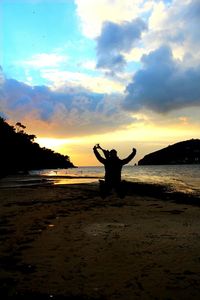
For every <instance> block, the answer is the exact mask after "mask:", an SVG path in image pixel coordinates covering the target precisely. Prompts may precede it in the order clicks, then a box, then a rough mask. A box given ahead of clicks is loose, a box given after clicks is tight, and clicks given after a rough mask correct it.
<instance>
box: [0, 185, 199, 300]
mask: <svg viewBox="0 0 200 300" xmlns="http://www.w3.org/2000/svg"><path fill="white" fill-rule="evenodd" d="M174 197H175V196H174ZM180 199H181V197H179V203H176V202H175V201H173V200H177V199H173V196H172V197H171V199H168V200H167V199H166V197H162V194H160V195H159V197H158V195H157V196H153V195H151V197H150V196H149V194H148V193H146V194H145V193H143V194H139V193H136V192H134V190H133V191H132V192H129V193H128V196H126V198H125V199H119V198H118V197H117V196H116V195H115V194H112V195H111V196H109V197H108V198H106V199H101V198H100V197H99V193H98V185H97V184H94V183H93V184H74V185H60V186H59V185H37V186H30V187H28V186H27V187H23V188H18V187H15V188H1V189H0V215H1V218H0V233H1V235H0V240H1V244H0V245H1V246H0V254H1V256H0V267H1V271H0V294H1V299H7V298H8V299H38V297H41V298H42V299H111V300H113V299H123V300H126V299H130V300H132V299H166V300H167V299H176V300H177V299H199V298H200V251H199V249H200V207H199V206H197V205H191V204H189V203H184V202H187V201H182V202H181V201H180Z"/></svg>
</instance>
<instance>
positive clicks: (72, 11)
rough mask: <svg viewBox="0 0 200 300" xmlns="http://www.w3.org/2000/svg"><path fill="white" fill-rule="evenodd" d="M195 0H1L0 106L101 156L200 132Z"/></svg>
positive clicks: (72, 147)
mask: <svg viewBox="0 0 200 300" xmlns="http://www.w3.org/2000/svg"><path fill="white" fill-rule="evenodd" d="M199 28H200V1H199V0H181V1H180V0H148V1H147V0H95V1H94V0H57V1H56V0H0V44H1V51H0V66H1V67H0V116H2V117H3V118H5V119H6V120H7V121H8V122H9V123H10V124H12V125H14V124H15V123H16V122H21V123H22V124H24V125H25V126H26V132H27V133H30V134H35V135H36V136H37V139H36V142H38V143H39V144H40V145H41V146H42V147H47V148H51V149H53V150H55V151H57V152H60V153H62V154H67V155H69V156H70V159H71V161H72V162H73V163H74V164H75V165H77V166H84V165H85V166H88V165H99V163H98V162H97V160H96V158H95V157H94V154H93V151H92V148H93V146H94V145H95V144H97V143H100V144H101V146H102V147H104V148H106V149H112V148H115V149H116V150H117V151H118V154H119V156H120V157H121V158H124V157H126V156H128V155H129V154H130V152H131V151H132V148H133V147H135V148H136V149H137V154H136V157H135V159H134V161H133V162H132V163H137V162H138V160H139V159H141V158H142V157H143V156H144V155H146V154H148V153H150V152H152V151H156V150H159V149H161V148H163V147H166V146H168V145H170V144H173V143H176V142H179V141H183V140H188V139H192V138H200V118H199V116H200V30H199Z"/></svg>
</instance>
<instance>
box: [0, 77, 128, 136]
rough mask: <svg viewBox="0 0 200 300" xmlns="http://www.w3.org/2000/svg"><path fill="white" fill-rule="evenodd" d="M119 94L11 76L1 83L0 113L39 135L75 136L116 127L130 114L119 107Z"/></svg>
mask: <svg viewBox="0 0 200 300" xmlns="http://www.w3.org/2000/svg"><path fill="white" fill-rule="evenodd" d="M121 99H122V97H121V95H117V94H115V95H106V94H100V93H94V92H91V91H89V90H86V89H85V88H81V87H71V86H70V85H69V86H67V85H65V86H62V87H59V88H57V89H54V90H52V89H50V88H49V87H47V86H30V85H28V84H25V83H22V82H19V81H17V80H14V79H5V81H4V83H2V84H1V90H0V107H1V111H2V114H3V115H4V116H6V118H7V119H8V120H12V122H17V121H20V122H22V123H24V124H25V125H27V126H28V127H29V128H31V131H32V132H34V133H35V134H36V135H37V131H38V132H39V134H40V136H41V135H43V136H52V135H55V136H60V137H62V136H64V137H66V136H68V137H71V136H78V135H83V134H94V133H97V132H98V133H100V132H108V131H112V130H116V129H117V128H119V127H122V126H124V124H128V123H129V122H130V121H131V120H133V118H131V117H129V116H128V115H127V113H126V112H123V111H121V110H120V103H121Z"/></svg>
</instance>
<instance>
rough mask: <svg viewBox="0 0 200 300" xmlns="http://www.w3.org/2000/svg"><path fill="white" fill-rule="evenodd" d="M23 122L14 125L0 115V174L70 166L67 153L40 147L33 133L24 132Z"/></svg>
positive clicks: (71, 165)
mask: <svg viewBox="0 0 200 300" xmlns="http://www.w3.org/2000/svg"><path fill="white" fill-rule="evenodd" d="M25 128H26V126H24V125H23V124H21V123H20V122H17V123H16V125H15V127H13V126H11V125H9V124H8V123H7V122H6V121H5V120H4V119H3V118H1V117H0V176H1V177H2V176H5V175H7V174H13V173H18V172H20V171H21V172H27V171H29V170H37V169H51V168H72V167H74V165H73V163H72V162H71V161H70V158H69V156H68V155H65V156H64V155H62V154H60V153H56V152H54V151H53V150H51V149H47V148H41V147H40V146H39V144H37V143H35V142H34V140H35V138H36V136H35V135H34V134H27V133H25V131H24V130H25Z"/></svg>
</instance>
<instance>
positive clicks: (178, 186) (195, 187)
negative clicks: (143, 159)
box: [36, 165, 200, 195]
mask: <svg viewBox="0 0 200 300" xmlns="http://www.w3.org/2000/svg"><path fill="white" fill-rule="evenodd" d="M36 173H37V174H38V173H39V174H40V175H45V176H49V177H53V178H54V179H55V181H54V183H55V184H69V183H70V184H71V183H84V182H85V183H89V182H97V181H98V179H99V178H103V176H104V167H103V166H100V167H80V168H75V169H67V170H66V169H60V170H41V171H39V172H38V171H37V172H36ZM70 177H71V178H70ZM88 177H90V178H88ZM56 178H57V179H56ZM122 179H125V180H127V181H133V182H144V183H151V184H162V185H166V186H168V187H170V189H172V190H175V191H179V192H186V193H195V194H199V195H200V165H163V166H124V167H123V171H122Z"/></svg>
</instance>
